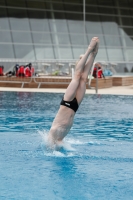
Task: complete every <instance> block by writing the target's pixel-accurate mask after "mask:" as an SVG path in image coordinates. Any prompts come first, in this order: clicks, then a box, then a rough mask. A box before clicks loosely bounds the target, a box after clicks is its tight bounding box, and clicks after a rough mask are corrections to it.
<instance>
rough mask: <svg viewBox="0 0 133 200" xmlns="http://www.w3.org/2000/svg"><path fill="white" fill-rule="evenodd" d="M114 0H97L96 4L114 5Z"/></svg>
mask: <svg viewBox="0 0 133 200" xmlns="http://www.w3.org/2000/svg"><path fill="white" fill-rule="evenodd" d="M114 2H115V0H108V1H107V0H102V1H101V0H98V4H100V5H103V6H114Z"/></svg>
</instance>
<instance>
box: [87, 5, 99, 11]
mask: <svg viewBox="0 0 133 200" xmlns="http://www.w3.org/2000/svg"><path fill="white" fill-rule="evenodd" d="M85 9H86V12H87V13H98V7H97V6H87V5H86V7H85Z"/></svg>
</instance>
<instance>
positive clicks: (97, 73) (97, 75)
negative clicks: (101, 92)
mask: <svg viewBox="0 0 133 200" xmlns="http://www.w3.org/2000/svg"><path fill="white" fill-rule="evenodd" d="M96 68H97V72H96V76H97V77H96V94H98V66H96Z"/></svg>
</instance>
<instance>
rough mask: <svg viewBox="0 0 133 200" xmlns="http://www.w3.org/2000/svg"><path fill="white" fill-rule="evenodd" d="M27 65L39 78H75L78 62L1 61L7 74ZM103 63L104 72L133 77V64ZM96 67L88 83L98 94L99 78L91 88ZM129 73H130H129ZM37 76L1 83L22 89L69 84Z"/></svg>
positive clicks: (12, 79) (11, 79) (10, 79)
mask: <svg viewBox="0 0 133 200" xmlns="http://www.w3.org/2000/svg"><path fill="white" fill-rule="evenodd" d="M16 63H17V64H19V65H26V64H27V63H32V65H33V67H34V68H35V75H38V76H40V77H41V76H49V75H52V76H56V75H59V76H68V77H72V78H73V74H74V68H75V63H76V60H36V61H32V60H23V59H0V65H3V66H4V70H5V71H6V72H7V71H9V70H11V69H12V68H13V66H14V65H15V64H16ZM99 63H101V65H102V68H103V70H104V69H109V70H110V71H112V73H113V75H117V74H122V73H123V74H125V75H126V74H130V75H133V62H117V63H115V62H107V61H99ZM93 68H94V65H93V67H92V70H91V74H90V77H89V81H88V86H89V88H90V89H95V90H96V93H97V92H98V78H96V87H95V88H94V87H91V81H92V72H93ZM128 72H129V73H128ZM37 78H38V77H37V76H33V77H30V78H28V79H27V78H21V79H20V78H19V79H18V80H16V79H15V80H14V78H12V77H10V78H9V80H7V79H6V80H0V82H6V83H7V82H14V83H22V85H21V87H22V88H23V87H24V84H25V83H31V82H32V81H33V82H34V83H37V84H38V88H40V86H41V85H42V84H68V82H66V83H65V82H58V83H56V82H53V83H52V82H45V81H42V80H41V79H40V80H39V79H37Z"/></svg>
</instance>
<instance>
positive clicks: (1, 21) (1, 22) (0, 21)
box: [0, 8, 10, 30]
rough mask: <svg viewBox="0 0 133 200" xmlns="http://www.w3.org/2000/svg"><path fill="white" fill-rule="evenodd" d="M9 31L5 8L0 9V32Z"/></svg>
mask: <svg viewBox="0 0 133 200" xmlns="http://www.w3.org/2000/svg"><path fill="white" fill-rule="evenodd" d="M2 29H3V30H4V29H5V30H9V29H10V28H9V22H8V18H7V12H6V9H5V8H0V30H2Z"/></svg>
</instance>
